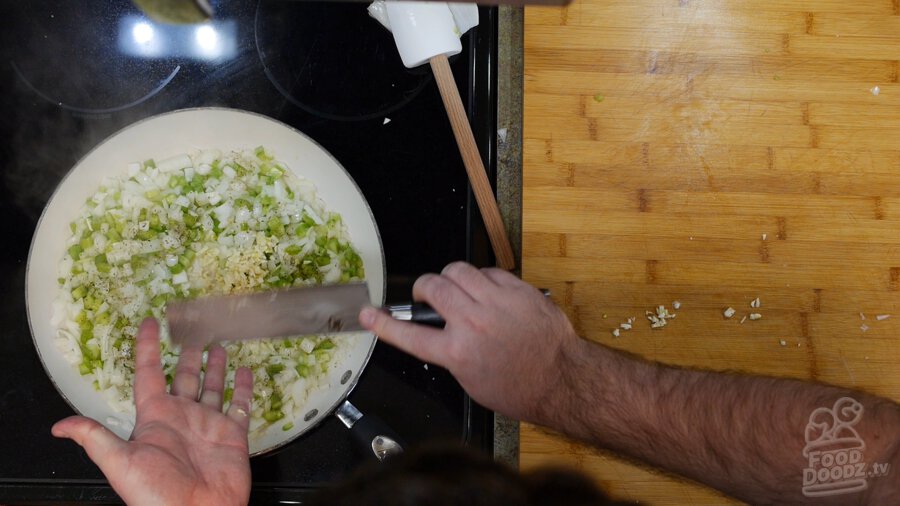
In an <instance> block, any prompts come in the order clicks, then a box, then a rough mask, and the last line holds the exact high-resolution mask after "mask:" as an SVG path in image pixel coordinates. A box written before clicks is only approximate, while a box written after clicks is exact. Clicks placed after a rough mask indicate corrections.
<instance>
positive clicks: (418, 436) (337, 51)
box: [0, 0, 497, 504]
mask: <svg viewBox="0 0 900 506" xmlns="http://www.w3.org/2000/svg"><path fill="white" fill-rule="evenodd" d="M212 4H213V5H214V7H215V10H216V16H215V17H214V19H213V20H212V21H211V22H210V23H207V24H203V25H193V26H170V25H163V24H159V23H156V22H153V21H151V20H149V19H147V18H146V17H144V16H143V15H142V14H141V13H140V12H139V11H138V10H137V9H135V8H134V7H133V6H132V5H131V4H130V2H127V1H123V0H80V1H78V2H69V1H59V0H29V1H27V2H3V5H2V6H0V39H2V46H0V137H2V139H3V142H2V143H0V206H2V219H0V238H2V239H0V244H2V246H0V278H2V279H3V284H2V285H0V286H2V293H3V304H2V305H0V503H17V504H18V503H56V504H58V503H65V502H87V503H103V502H109V501H114V500H115V499H116V497H115V495H114V494H113V493H112V491H111V489H109V488H108V486H107V485H106V482H105V480H104V479H103V476H102V474H101V473H100V472H99V470H98V469H97V468H96V467H95V466H94V465H93V464H92V463H91V462H90V461H89V460H88V459H87V457H86V455H85V454H84V452H83V451H82V450H81V449H79V448H78V447H77V446H76V445H75V444H74V443H72V442H70V441H60V440H56V439H54V438H53V437H51V435H50V426H51V425H52V424H53V423H54V422H55V421H56V420H59V419H61V418H63V417H65V416H68V415H70V414H72V410H71V408H70V407H69V406H68V405H67V404H66V403H65V402H64V401H63V399H62V398H61V396H60V395H59V394H58V393H57V391H56V390H55V389H54V388H53V386H52V384H51V383H50V381H49V379H48V378H47V375H46V373H45V372H44V369H43V367H42V366H41V363H40V361H39V359H38V357H37V354H36V353H35V351H34V346H33V344H32V340H31V334H30V331H29V329H28V323H27V318H26V308H25V299H24V278H25V268H26V263H27V256H28V248H29V245H30V241H31V236H32V233H33V232H34V229H35V226H36V223H37V220H38V218H39V217H40V214H41V211H42V209H43V206H44V204H45V203H46V202H47V200H48V198H49V196H50V194H51V193H52V191H53V190H54V188H55V187H56V185H57V184H58V183H59V181H60V180H61V178H62V177H63V176H64V175H65V173H66V172H67V171H68V170H69V169H70V168H71V167H72V166H73V165H74V164H75V163H76V162H77V160H78V159H79V158H81V157H82V156H84V155H85V154H86V153H87V152H88V151H89V150H90V149H91V148H92V147H94V146H95V145H97V144H98V143H99V142H100V141H102V140H103V139H105V138H106V137H108V136H109V135H111V134H113V133H114V132H116V131H117V130H119V129H121V128H123V127H125V126H127V125H129V124H131V123H133V122H135V121H137V120H140V119H143V118H146V117H148V116H152V115H155V114H159V113H162V112H166V111H171V110H175V109H181V108H187V107H202V106H219V107H233V108H238V109H245V110H249V111H254V112H258V113H261V114H264V115H267V116H270V117H272V118H275V119H277V120H280V121H283V122H285V123H288V124H290V125H292V126H294V127H296V128H298V129H299V130H301V131H302V132H304V133H306V134H307V135H309V136H310V137H312V138H313V139H314V140H316V141H317V142H318V143H319V144H321V145H322V146H323V147H324V148H325V149H327V150H328V151H329V152H331V153H332V154H333V155H334V156H335V157H336V158H337V159H338V160H339V161H340V163H341V164H342V165H343V166H344V167H346V169H347V170H348V171H349V173H350V174H351V175H352V176H353V178H354V179H355V180H356V182H357V183H358V184H359V186H360V188H361V189H362V191H363V193H364V195H365V197H366V199H367V200H368V202H369V205H370V206H371V208H372V211H373V213H374V215H375V218H376V221H377V223H378V226H379V229H380V232H381V237H382V240H383V242H384V249H385V257H386V260H387V274H388V286H387V288H388V290H387V298H388V301H389V302H392V301H402V300H408V298H409V294H410V288H411V286H412V283H413V281H414V280H415V278H416V277H418V275H419V274H421V273H424V272H429V271H432V272H433V271H439V270H440V269H441V268H442V267H443V266H444V265H445V264H447V263H449V262H451V261H453V260H459V259H468V260H469V261H471V262H473V263H475V264H479V265H488V264H489V263H490V262H491V260H492V257H491V254H490V251H489V244H488V242H487V239H486V236H485V233H484V229H483V225H482V223H481V220H480V218H479V217H478V213H477V207H476V206H475V204H474V200H473V199H472V197H471V195H470V191H469V188H468V184H467V180H466V175H465V170H464V169H463V165H462V161H461V159H460V156H459V153H458V151H457V148H456V144H455V142H454V139H453V135H452V132H451V129H450V125H449V122H448V120H447V117H446V114H445V113H444V110H443V107H442V105H441V99H440V96H439V94H438V91H437V87H436V86H435V83H434V79H433V78H432V76H431V74H430V70H429V69H428V67H421V68H417V69H412V70H408V69H406V68H404V67H403V65H402V64H401V62H400V58H399V56H398V54H397V51H396V48H395V47H394V43H393V39H392V38H391V36H390V34H389V33H388V32H387V31H386V30H385V29H383V28H382V27H381V26H380V25H379V24H378V23H377V22H376V21H374V20H372V19H370V18H369V17H368V15H367V12H366V5H365V4H363V3H330V2H328V3H314V2H303V1H275V0H262V1H259V0H231V1H226V0H221V1H213V2H212ZM480 14H481V24H480V25H479V26H478V27H477V28H476V29H474V30H473V31H472V32H470V33H469V34H467V35H466V36H465V37H464V38H463V42H464V44H463V47H464V50H463V53H462V54H460V55H458V56H456V57H454V58H452V59H451V63H452V68H453V71H454V74H455V76H456V78H457V83H458V85H459V87H460V90H461V93H462V97H463V100H464V102H465V103H466V105H467V107H468V110H469V114H470V118H471V120H472V124H473V128H474V131H475V136H476V139H477V140H478V142H479V146H480V148H481V150H482V154H483V155H484V157H485V159H486V163H487V167H488V169H489V171H490V172H491V173H492V174H493V171H494V168H495V154H494V144H493V139H494V135H495V134H494V132H496V119H495V118H496V97H495V95H494V94H495V90H496V86H495V82H494V81H493V80H494V79H495V75H496V74H495V65H496V64H495V53H496V50H495V47H496V43H497V35H496V10H495V9H487V8H482V9H481V13H480ZM350 400H351V401H352V402H353V403H354V404H356V405H357V406H358V407H359V408H360V409H361V410H362V411H363V412H367V413H373V414H377V415H379V416H380V417H381V418H383V419H385V420H386V421H387V422H388V423H389V424H391V425H393V427H394V428H395V429H396V430H397V432H399V433H400V434H401V435H402V436H403V437H404V438H405V439H406V441H407V442H408V443H410V444H412V445H416V444H420V443H422V442H425V441H429V440H435V439H442V440H454V441H462V442H465V443H466V444H469V445H472V446H474V447H477V448H480V449H484V450H485V451H487V450H489V449H490V448H491V445H492V441H493V433H492V414H491V413H490V412H487V411H485V410H484V409H482V408H480V407H478V406H477V405H475V404H474V403H472V402H471V401H470V399H469V398H468V397H467V396H466V395H465V393H464V392H463V391H462V390H461V389H460V387H459V385H458V384H457V383H456V382H455V381H454V380H453V378H452V377H451V376H450V375H449V374H448V373H447V372H446V371H444V370H441V369H439V368H436V367H428V368H426V367H425V366H424V364H423V363H422V362H420V361H418V360H416V359H413V358H411V357H409V356H407V355H404V354H402V353H400V352H398V351H396V350H394V349H392V348H390V347H388V346H386V345H381V344H379V345H378V346H377V348H376V350H375V353H374V356H373V357H372V361H371V362H370V364H369V366H368V367H367V368H366V370H365V372H364V373H363V376H362V379H361V380H360V382H359V385H358V386H357V388H356V389H355V390H354V391H353V393H352V394H351V395H350ZM363 459H364V456H363V454H361V453H360V452H359V451H358V450H356V448H355V447H354V446H353V444H352V440H351V437H350V434H349V433H348V431H347V430H345V429H344V428H343V426H342V425H341V424H340V422H338V420H337V419H335V418H331V419H328V420H327V421H326V422H325V423H323V424H322V425H321V426H319V427H318V428H316V429H315V430H313V431H312V432H310V433H308V434H306V435H304V436H303V437H301V438H300V439H298V440H297V441H295V442H293V443H292V444H290V445H288V446H287V447H285V448H283V449H282V450H280V451H278V452H277V453H274V454H270V455H265V456H261V457H257V458H254V459H253V461H252V466H253V480H254V491H253V494H254V498H255V500H258V501H269V500H274V499H283V500H287V501H302V498H303V497H305V494H308V493H309V492H310V491H311V490H313V489H314V488H315V487H319V486H322V485H324V484H328V483H332V482H334V481H335V480H337V479H339V478H341V477H343V476H345V475H346V474H347V473H348V472H350V471H352V470H353V469H354V468H356V467H357V466H359V465H360V463H361V462H362V461H363Z"/></svg>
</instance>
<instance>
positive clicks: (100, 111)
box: [10, 61, 181, 114]
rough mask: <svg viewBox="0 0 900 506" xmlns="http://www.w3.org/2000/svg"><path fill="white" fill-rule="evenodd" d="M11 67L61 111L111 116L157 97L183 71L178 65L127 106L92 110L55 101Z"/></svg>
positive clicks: (20, 77) (35, 92)
mask: <svg viewBox="0 0 900 506" xmlns="http://www.w3.org/2000/svg"><path fill="white" fill-rule="evenodd" d="M10 65H12V68H13V71H14V72H15V73H16V75H17V76H18V77H19V79H21V80H22V82H23V83H25V86H27V87H28V88H29V89H30V90H31V91H32V92H34V94H35V95H37V96H39V97H41V98H42V99H44V100H46V101H47V102H50V103H51V104H54V105H56V106H57V107H59V108H61V109H64V110H67V111H72V112H76V113H81V114H110V113H114V112H119V111H124V110H125V109H129V108H131V107H134V106H136V105H140V104H142V103H144V102H146V101H147V100H149V99H151V98H152V97H153V96H155V95H156V94H157V93H159V92H160V91H162V90H163V88H165V87H166V86H167V85H168V84H169V83H170V82H172V80H173V79H175V76H176V75H178V72H179V71H180V70H181V65H176V66H175V68H174V69H173V70H172V72H171V73H170V74H169V75H168V76H166V77H165V78H163V80H162V81H160V83H159V84H158V85H157V86H156V87H155V88H153V89H152V90H150V91H149V92H148V93H147V94H146V95H144V96H142V97H139V98H137V99H135V100H132V101H131V102H127V103H125V104H121V105H117V106H113V107H105V108H91V107H79V106H76V105H72V104H67V103H65V102H60V101H59V100H56V99H54V98H53V97H51V96H50V95H48V94H47V93H45V92H43V91H41V90H40V89H39V88H38V87H37V86H35V85H34V84H33V83H32V82H31V81H29V80H28V77H27V76H25V74H24V73H23V72H22V70H21V69H20V68H19V66H18V65H16V62H15V61H11V62H10Z"/></svg>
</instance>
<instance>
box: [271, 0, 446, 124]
mask: <svg viewBox="0 0 900 506" xmlns="http://www.w3.org/2000/svg"><path fill="white" fill-rule="evenodd" d="M255 33H256V48H257V50H258V52H259V58H260V60H261V61H262V64H263V68H264V69H265V72H266V76H267V77H268V78H269V80H270V81H272V84H273V85H274V86H275V88H276V89H278V91H279V93H281V94H282V95H284V97H285V98H286V99H287V100H288V101H290V102H291V103H292V104H294V105H295V106H297V107H299V108H301V109H303V110H304V111H307V112H309V113H311V114H315V115H317V116H319V117H322V118H326V119H332V120H367V119H373V118H378V117H380V116H383V115H386V114H388V113H390V112H393V111H395V110H397V109H399V108H400V107H402V106H403V105H405V104H406V103H408V102H409V101H410V100H412V99H413V98H415V96H416V95H418V94H419V92H420V91H422V89H423V88H424V87H425V85H427V84H428V83H429V82H430V81H431V74H430V71H429V69H428V67H427V66H425V67H419V68H416V69H407V68H406V67H404V66H403V63H402V62H401V61H400V55H399V53H398V52H397V48H396V46H395V45H394V38H393V36H392V35H391V34H390V32H388V31H387V30H385V29H384V28H382V26H381V25H380V24H378V22H377V21H375V20H374V19H371V18H370V17H369V15H368V12H367V11H366V4H365V3H356V2H349V3H346V4H342V3H333V2H324V3H317V2H276V1H267V0H262V1H261V2H260V3H259V5H258V7H257V12H256V20H255ZM335 48H340V50H339V51H335V50H334V49H335Z"/></svg>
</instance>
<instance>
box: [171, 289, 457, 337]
mask: <svg viewBox="0 0 900 506" xmlns="http://www.w3.org/2000/svg"><path fill="white" fill-rule="evenodd" d="M369 303H370V301H369V286H368V284H367V283H348V284H340V285H317V286H309V287H300V288H289V289H287V290H277V291H271V292H259V293H251V294H244V295H220V296H212V297H203V298H198V299H186V300H177V301H174V302H171V303H169V304H168V305H167V306H166V322H167V323H168V326H169V336H170V338H171V339H172V342H173V343H175V344H181V345H199V346H205V345H207V344H209V343H214V342H218V341H236V340H247V339H264V338H272V337H287V336H301V335H319V334H337V333H341V332H355V331H361V330H365V329H363V328H362V326H360V324H359V319H358V316H359V310H360V309H361V308H362V307H363V306H365V305H367V304H369ZM384 309H385V310H386V311H388V312H389V313H390V314H391V316H392V317H394V318H395V319H397V320H406V321H412V322H416V323H424V324H427V325H432V326H438V327H440V326H443V325H444V320H443V319H442V318H441V317H440V315H438V314H437V312H435V311H434V310H433V309H432V308H431V307H429V306H428V305H426V304H404V305H395V306H386V307H385V308H384Z"/></svg>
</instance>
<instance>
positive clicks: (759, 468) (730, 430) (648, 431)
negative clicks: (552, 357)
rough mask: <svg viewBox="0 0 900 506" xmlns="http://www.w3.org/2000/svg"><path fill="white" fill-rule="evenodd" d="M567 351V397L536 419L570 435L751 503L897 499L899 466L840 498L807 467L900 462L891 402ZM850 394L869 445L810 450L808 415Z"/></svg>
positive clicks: (898, 415) (603, 352) (581, 347)
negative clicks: (825, 453) (833, 461)
mask: <svg viewBox="0 0 900 506" xmlns="http://www.w3.org/2000/svg"><path fill="white" fill-rule="evenodd" d="M562 355H563V356H562V363H563V364H565V365H564V372H563V376H562V378H563V380H564V381H563V385H564V386H563V388H564V390H565V393H564V394H563V395H560V396H558V398H557V400H556V401H555V402H554V404H553V405H552V407H551V409H548V410H546V411H545V412H544V413H543V414H542V415H539V416H538V420H537V421H538V422H539V423H544V424H546V425H549V426H551V427H553V428H556V429H558V430H562V431H563V432H565V433H567V434H569V435H571V436H573V437H576V438H579V439H582V440H585V441H588V442H590V443H592V444H594V445H596V446H598V447H601V448H606V449H609V450H612V451H614V452H617V453H620V454H623V455H626V456H628V457H631V458H636V459H639V460H641V461H644V462H647V463H649V464H651V465H654V466H656V467H660V468H663V469H665V470H668V471H671V472H675V473H678V474H680V475H683V476H686V477H689V478H691V479H694V480H697V481H699V482H702V483H705V484H707V485H710V486H712V487H714V488H716V489H719V490H721V491H723V492H725V493H728V494H730V495H733V496H735V497H738V498H741V499H743V500H745V501H749V502H752V503H754V504H806V503H813V502H815V504H832V503H833V504H885V503H887V502H888V497H894V499H896V497H897V495H898V494H900V488H898V486H897V485H896V483H897V481H898V480H896V473H897V472H898V471H897V470H895V469H889V471H888V472H889V475H888V476H887V477H882V478H876V477H872V478H869V479H868V480H862V481H865V483H866V487H867V488H866V489H865V490H861V491H856V492H852V493H845V494H840V495H825V496H822V495H818V496H816V495H813V496H811V497H810V494H815V493H816V491H820V492H821V491H822V487H819V488H817V487H815V486H812V487H810V485H814V484H813V483H811V482H810V481H811V476H810V475H809V473H810V472H811V471H806V476H804V469H807V468H810V464H812V466H813V467H812V468H810V469H812V472H815V473H818V472H821V471H820V469H822V468H830V467H833V466H827V465H826V464H829V462H830V461H829V459H832V458H835V457H837V454H838V453H843V455H842V456H840V457H837V458H838V461H839V462H841V461H843V460H844V459H849V460H855V461H856V462H854V463H853V464H854V465H853V466H851V467H853V469H854V473H855V472H857V471H856V470H857V469H859V464H865V465H866V466H867V467H866V470H867V471H872V470H873V466H874V465H875V464H879V465H880V464H885V463H887V464H889V465H890V466H891V467H895V466H897V465H900V463H898V462H897V458H898V447H900V410H898V406H897V405H896V404H895V403H893V402H891V401H888V400H885V399H882V398H879V397H875V396H871V395H867V394H864V393H861V392H855V391H850V390H846V389H841V388H836V387H832V386H827V385H821V384H815V383H809V382H802V381H797V380H788V379H777V378H767V377H756V376H747V375H737V374H726V373H717V372H710V371H697V370H688V369H679V368H674V367H667V366H663V365H660V364H655V363H650V362H646V361H643V360H640V359H637V358H634V357H631V356H629V355H626V354H624V353H620V352H616V351H613V350H610V349H608V348H605V347H602V346H599V345H595V344H592V343H588V342H586V341H579V342H577V343H574V342H573V343H572V346H568V347H567V348H566V349H564V350H563V351H562ZM844 397H847V398H850V399H853V400H854V401H855V402H856V403H858V404H854V405H856V406H860V407H861V408H862V416H861V418H860V419H859V420H858V422H857V423H855V424H852V429H853V430H855V431H856V433H858V435H859V438H858V439H860V440H861V441H862V442H864V445H865V448H864V449H859V448H857V450H856V451H855V452H854V451H851V450H850V447H851V446H854V445H855V443H853V442H852V441H849V440H845V441H843V443H840V442H839V443H835V444H831V445H824V446H823V445H821V444H820V445H819V446H816V445H812V446H810V447H809V448H807V450H808V451H807V452H806V454H805V453H804V448H805V447H807V440H806V439H807V438H806V437H805V436H804V435H805V431H806V430H807V424H808V422H809V420H810V415H811V414H812V413H813V411H814V410H816V409H817V408H827V409H831V408H832V407H833V406H834V404H835V402H836V401H838V399H841V398H844ZM845 402H848V403H849V402H850V401H845ZM820 414H821V413H820ZM814 436H817V434H816V433H815V431H814V432H813V434H811V436H810V437H812V438H813V439H815V437H814ZM851 439H852V438H851ZM822 442H823V441H820V443H822ZM835 445H837V446H841V445H843V449H841V448H837V450H838V451H837V452H831V453H830V455H831V456H830V457H825V462H824V463H823V462H822V460H821V458H820V457H821V455H820V454H819V453H812V454H811V455H812V460H811V458H810V453H809V452H810V451H812V452H816V451H819V450H822V449H827V450H834V449H835ZM857 446H858V445H857ZM846 463H849V461H848V462H846ZM879 469H881V468H880V467H879ZM848 471H849V468H848ZM804 479H806V482H804ZM826 481H830V478H829V479H828V480H826ZM837 481H841V480H837ZM852 481H853V480H849V481H848V482H847V486H848V487H849V486H851V485H852V483H851V482H852ZM860 481H861V480H856V482H857V485H858V484H859V482H860ZM804 485H806V486H807V489H806V494H804ZM838 485H840V484H838ZM827 488H828V487H827V486H826V487H825V489H826V493H827V492H828V491H827ZM838 488H839V487H838ZM831 492H833V490H832V491H831Z"/></svg>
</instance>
